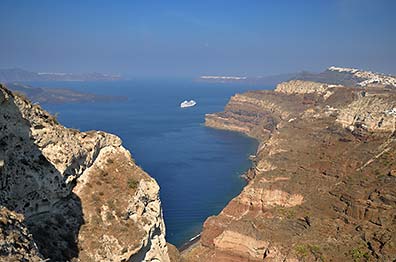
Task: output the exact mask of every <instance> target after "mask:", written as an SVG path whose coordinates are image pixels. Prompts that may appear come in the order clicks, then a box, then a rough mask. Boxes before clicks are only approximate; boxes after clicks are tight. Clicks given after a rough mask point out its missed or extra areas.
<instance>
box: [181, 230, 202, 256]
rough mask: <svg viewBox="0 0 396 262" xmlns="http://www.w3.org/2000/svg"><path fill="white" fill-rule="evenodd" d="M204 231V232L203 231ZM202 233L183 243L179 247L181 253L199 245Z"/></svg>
mask: <svg viewBox="0 0 396 262" xmlns="http://www.w3.org/2000/svg"><path fill="white" fill-rule="evenodd" d="M201 233H202V232H201ZM201 233H199V234H198V235H196V236H195V237H193V238H191V239H190V240H189V241H187V242H186V243H184V244H183V245H181V246H180V247H177V249H178V250H179V252H180V254H183V253H186V252H187V251H189V250H190V249H192V248H193V247H195V246H196V245H198V243H199V241H200V240H201Z"/></svg>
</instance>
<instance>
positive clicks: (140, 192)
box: [0, 85, 177, 262]
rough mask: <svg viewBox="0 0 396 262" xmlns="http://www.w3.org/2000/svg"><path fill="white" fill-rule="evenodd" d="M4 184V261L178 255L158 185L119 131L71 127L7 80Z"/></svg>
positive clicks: (0, 166) (0, 142) (1, 90)
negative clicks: (171, 241)
mask: <svg viewBox="0 0 396 262" xmlns="http://www.w3.org/2000/svg"><path fill="white" fill-rule="evenodd" d="M0 187H1V190H0V261H84V262H86V261H164V262H166V261H171V259H172V260H173V257H175V256H177V250H176V249H175V248H174V247H173V246H171V245H169V244H167V243H166V241H165V225H164V221H163V217H162V208H161V202H160V199H159V186H158V185H157V183H156V181H155V180H154V179H152V178H151V177H150V176H149V175H148V174H147V173H145V172H144V171H143V170H142V169H141V168H140V167H138V166H137V165H136V164H135V162H134V160H133V159H132V157H131V155H130V153H129V152H128V151H127V150H126V149H125V148H124V147H123V146H122V144H121V140H120V139H119V138H118V137H117V136H114V135H111V134H108V133H104V132H100V131H90V132H79V131H78V130H74V129H69V128H65V127H63V126H62V125H60V124H59V123H58V122H57V121H56V119H55V118H54V117H53V116H52V115H50V114H48V113H47V112H46V111H44V110H43V109H42V108H41V107H40V106H39V105H33V104H32V103H31V102H29V101H28V100H26V99H25V98H24V97H22V96H19V95H16V94H13V93H12V92H10V91H9V90H8V89H6V88H5V87H4V86H1V85H0ZM115 196H116V197H115Z"/></svg>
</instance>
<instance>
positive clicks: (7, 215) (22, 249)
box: [0, 207, 43, 262]
mask: <svg viewBox="0 0 396 262" xmlns="http://www.w3.org/2000/svg"><path fill="white" fill-rule="evenodd" d="M0 233H1V235H0V261H32V262H39V261H42V260H43V257H42V256H41V254H40V253H39V251H38V249H37V246H36V244H35V243H34V241H33V237H32V235H31V234H29V231H28V229H27V228H26V226H25V225H24V224H23V215H21V214H17V213H15V212H12V211H10V210H8V209H7V208H5V207H1V208H0Z"/></svg>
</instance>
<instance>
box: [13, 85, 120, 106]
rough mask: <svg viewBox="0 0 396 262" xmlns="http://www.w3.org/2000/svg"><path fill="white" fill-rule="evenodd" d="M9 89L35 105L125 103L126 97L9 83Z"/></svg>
mask: <svg viewBox="0 0 396 262" xmlns="http://www.w3.org/2000/svg"><path fill="white" fill-rule="evenodd" d="M7 87H8V88H9V89H10V90H12V91H14V92H17V93H20V94H22V95H24V96H26V97H28V98H29V99H30V100H31V101H32V102H34V103H41V104H61V103H77V102H80V103H81V102H101V101H102V102H109V101H125V100H127V99H128V98H127V97H125V96H107V95H96V94H90V93H82V92H78V91H75V90H71V89H68V88H48V87H32V86H30V85H26V84H21V83H8V84H7Z"/></svg>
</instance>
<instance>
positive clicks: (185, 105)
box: [180, 100, 197, 108]
mask: <svg viewBox="0 0 396 262" xmlns="http://www.w3.org/2000/svg"><path fill="white" fill-rule="evenodd" d="M196 104H197V102H195V101H194V100H190V101H187V100H184V102H182V103H181V104H180V107H181V108H185V107H192V106H195V105H196Z"/></svg>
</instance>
